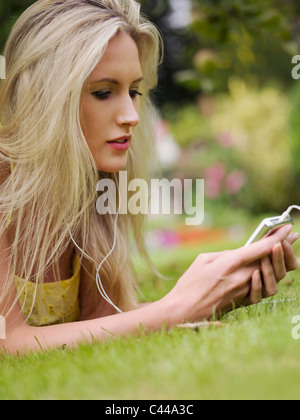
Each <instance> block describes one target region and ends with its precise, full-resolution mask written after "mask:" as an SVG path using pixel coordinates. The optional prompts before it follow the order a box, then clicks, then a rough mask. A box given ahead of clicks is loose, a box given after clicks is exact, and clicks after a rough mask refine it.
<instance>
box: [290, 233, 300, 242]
mask: <svg viewBox="0 0 300 420" xmlns="http://www.w3.org/2000/svg"><path fill="white" fill-rule="evenodd" d="M299 237H300V234H299V233H292V235H291V240H292V241H293V242H296V241H298V239H299Z"/></svg>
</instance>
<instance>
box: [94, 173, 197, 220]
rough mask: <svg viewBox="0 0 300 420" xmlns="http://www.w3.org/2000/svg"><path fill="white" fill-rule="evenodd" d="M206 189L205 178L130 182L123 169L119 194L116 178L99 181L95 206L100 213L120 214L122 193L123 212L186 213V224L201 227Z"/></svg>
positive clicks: (135, 213)
mask: <svg viewBox="0 0 300 420" xmlns="http://www.w3.org/2000/svg"><path fill="white" fill-rule="evenodd" d="M194 187H195V188H194ZM204 189H205V184H204V180H203V179H197V180H192V179H185V180H184V181H182V180H180V179H173V180H168V179H162V180H159V179H152V180H151V185H150V186H149V185H148V183H147V182H146V181H145V180H143V179H134V180H132V181H130V182H129V183H128V175H127V171H121V172H120V176H119V193H118V192H117V186H116V184H115V182H114V181H113V180H111V179H102V180H100V181H99V182H98V185H97V191H98V192H99V193H101V194H100V195H99V198H98V200H97V203H96V208H97V212H98V213H99V214H101V215H105V214H117V210H118V209H117V194H119V196H120V214H132V215H138V214H144V215H149V214H151V215H171V214H174V215H182V214H185V215H187V216H189V217H186V219H185V222H186V225H188V226H199V225H201V224H202V223H203V221H204V196H205V194H204ZM132 193H133V194H132ZM149 199H150V203H149Z"/></svg>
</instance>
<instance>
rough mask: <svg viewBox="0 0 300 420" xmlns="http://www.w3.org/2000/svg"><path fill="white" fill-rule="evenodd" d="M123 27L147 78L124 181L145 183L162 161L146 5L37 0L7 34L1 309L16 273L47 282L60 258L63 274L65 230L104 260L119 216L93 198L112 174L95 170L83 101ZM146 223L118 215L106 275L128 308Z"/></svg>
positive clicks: (0, 92) (156, 39)
mask: <svg viewBox="0 0 300 420" xmlns="http://www.w3.org/2000/svg"><path fill="white" fill-rule="evenodd" d="M120 30H125V31H126V32H127V33H128V34H130V36H131V37H132V38H133V39H134V40H135V42H136V44H137V46H138V50H139V54H140V61H141V66H142V70H143V76H144V81H143V85H142V87H141V88H142V90H143V93H144V97H143V98H142V99H141V100H142V103H141V113H140V124H139V126H138V127H137V129H136V131H135V134H134V135H135V137H136V138H138V141H133V143H132V148H131V150H130V153H129V161H128V168H127V171H128V182H130V181H131V180H132V179H134V178H143V179H146V180H148V181H149V179H150V169H151V164H153V162H154V161H157V155H156V150H155V132H154V124H153V122H154V116H155V112H154V109H153V107H152V105H151V101H150V99H149V93H150V90H151V89H153V88H154V87H155V86H156V84H157V69H158V65H159V62H160V58H161V38H160V35H159V32H158V30H157V29H156V28H155V26H154V25H153V24H151V23H150V22H149V21H148V20H146V19H145V18H143V16H142V15H141V13H140V5H139V4H138V3H137V2H135V1H134V0H99V1H98V0H62V1H57V0H40V1H37V2H36V3H34V4H33V5H32V6H31V7H29V8H28V9H27V10H26V11H25V12H24V13H23V15H22V16H21V17H20V19H19V20H18V21H17V23H16V24H15V26H14V28H13V30H12V32H11V35H10V37H9V39H8V42H7V45H6V48H5V52H4V55H5V57H6V80H4V81H3V83H2V85H1V89H0V112H1V114H0V115H1V116H0V122H1V128H0V157H1V166H0V168H1V171H2V176H1V180H2V183H1V185H0V235H1V236H2V234H3V233H4V231H5V228H6V224H7V220H8V218H9V217H11V225H12V226H13V229H14V235H13V238H12V240H11V241H10V246H9V250H8V251H9V253H8V255H9V257H8V259H9V261H8V262H9V268H10V273H11V274H10V275H9V277H8V278H7V279H6V281H5V282H4V285H3V290H2V292H1V296H0V306H2V307H3V305H4V304H5V302H7V301H9V299H7V296H9V293H11V291H12V290H13V287H14V274H17V275H18V276H20V277H21V278H24V279H26V280H30V281H33V282H36V284H38V283H42V282H43V280H44V272H45V271H46V270H47V269H48V268H49V267H51V266H53V264H54V263H56V269H57V275H58V267H57V261H58V258H59V257H60V256H61V255H62V253H63V252H64V251H65V250H66V249H67V247H68V245H69V244H70V235H69V232H71V234H72V235H73V237H74V238H75V239H76V241H77V243H78V244H80V246H81V248H82V249H83V250H85V252H86V253H87V254H88V255H90V256H91V257H92V258H93V259H94V260H95V261H97V262H99V263H100V262H101V261H102V260H103V258H104V257H105V256H106V255H107V253H108V252H109V251H110V249H111V247H112V244H113V238H114V222H115V216H113V215H107V216H100V215H98V214H97V211H96V199H97V182H98V181H99V178H100V179H101V178H104V177H105V178H110V179H112V180H114V176H113V174H104V173H100V172H98V171H97V168H96V165H95V161H94V159H93V157H92V155H91V152H90V150H89V148H88V146H87V143H86V141H85V138H84V135H83V132H82V129H81V125H80V102H81V94H82V89H83V86H84V84H85V82H86V80H87V79H88V77H89V75H90V74H91V73H92V71H93V70H94V68H95V67H96V66H97V64H98V63H99V61H100V60H101V57H102V56H103V54H104V52H105V50H106V48H107V45H108V43H109V41H110V40H111V39H112V38H114V37H115V36H116V35H117V33H118V31H120ZM146 156H147V157H148V164H147V162H145V157H146ZM151 158H152V160H151ZM11 164H13V166H14V171H13V172H12V173H11V171H10V166H11ZM144 222H145V216H143V215H138V216H131V215H123V216H120V218H119V224H118V242H117V246H116V248H115V251H114V253H113V254H112V255H111V256H110V258H109V259H108V260H107V261H106V263H105V265H104V266H103V267H102V271H101V273H100V274H101V278H102V282H103V284H104V286H105V287H107V289H108V290H109V291H110V293H111V296H113V300H114V303H115V304H116V305H118V306H119V307H120V308H121V309H122V310H124V311H125V310H127V309H130V308H132V307H133V306H134V305H135V304H136V297H135V296H136V292H135V274H134V270H133V264H132V252H133V249H134V247H137V249H138V251H139V252H140V254H141V255H142V256H143V257H144V258H145V259H146V260H147V261H148V262H149V264H150V265H151V262H150V259H149V257H148V254H147V249H146V245H145V239H144V232H145V223H144ZM131 237H132V238H133V240H131ZM133 245H134V246H133ZM90 270H92V271H91V272H90V274H91V279H93V281H95V271H94V269H92V268H90ZM6 309H7V310H9V309H10V308H6Z"/></svg>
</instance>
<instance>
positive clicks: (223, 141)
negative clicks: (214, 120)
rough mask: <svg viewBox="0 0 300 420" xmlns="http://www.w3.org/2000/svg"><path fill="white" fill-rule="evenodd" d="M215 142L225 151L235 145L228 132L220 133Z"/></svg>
mask: <svg viewBox="0 0 300 420" xmlns="http://www.w3.org/2000/svg"><path fill="white" fill-rule="evenodd" d="M217 142H218V143H219V144H220V145H221V146H223V147H225V148H226V149H230V148H231V147H233V146H234V145H235V140H234V138H233V136H232V134H231V133H230V132H229V131H225V132H223V133H221V134H220V135H219V136H218V138H217Z"/></svg>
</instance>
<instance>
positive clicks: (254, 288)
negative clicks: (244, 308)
mask: <svg viewBox="0 0 300 420" xmlns="http://www.w3.org/2000/svg"><path fill="white" fill-rule="evenodd" d="M262 298H263V284H262V278H261V275H260V271H259V270H256V271H255V273H254V274H253V277H252V282H251V291H250V296H249V302H248V304H249V305H255V304H257V303H259V302H261V300H262Z"/></svg>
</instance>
